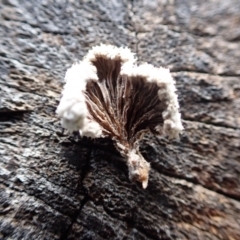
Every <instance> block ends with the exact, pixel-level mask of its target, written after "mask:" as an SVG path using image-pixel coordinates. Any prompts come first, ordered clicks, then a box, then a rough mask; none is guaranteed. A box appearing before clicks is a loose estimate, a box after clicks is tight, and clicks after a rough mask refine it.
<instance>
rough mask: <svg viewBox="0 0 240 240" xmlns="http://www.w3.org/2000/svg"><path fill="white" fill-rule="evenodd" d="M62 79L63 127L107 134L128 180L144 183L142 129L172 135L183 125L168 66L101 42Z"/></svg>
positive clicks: (146, 174) (147, 166)
mask: <svg viewBox="0 0 240 240" xmlns="http://www.w3.org/2000/svg"><path fill="white" fill-rule="evenodd" d="M65 81H66V84H65V86H64V89H63V92H62V98H61V101H60V104H59V106H58V108H57V110H56V113H57V114H58V116H59V117H60V118H61V123H62V126H63V127H64V128H66V129H68V130H70V131H80V133H81V135H82V136H87V137H91V138H99V137H110V138H112V139H113V140H114V142H115V145H116V148H117V149H118V150H119V152H120V153H121V155H122V156H123V157H124V158H125V159H126V161H127V165H128V169H129V178H130V180H132V181H139V182H141V183H142V187H143V188H146V187H147V185H148V177H149V170H150V164H149V163H148V162H147V161H146V160H145V159H144V158H143V156H142V155H141V153H140V151H139V144H140V141H141V140H142V138H143V136H144V134H146V133H149V132H150V133H152V134H154V135H167V136H168V137H169V138H177V137H178V135H179V133H181V131H182V130H183V126H182V123H181V115H180V113H179V111H178V109H179V104H178V99H177V95H176V93H175V92H176V88H175V85H174V80H173V78H172V76H171V74H170V72H169V70H168V69H165V68H162V67H160V68H156V67H154V66H152V65H151V64H147V63H145V64H142V65H140V66H138V65H137V64H136V59H135V57H134V54H133V53H132V52H131V51H130V50H129V49H128V48H122V47H121V48H117V47H115V46H111V45H103V44H102V45H100V46H96V47H93V48H92V49H91V50H90V51H89V52H88V54H87V55H86V56H85V57H84V58H83V60H82V61H81V62H78V63H75V64H73V66H72V67H71V68H69V69H68V70H67V72H66V76H65Z"/></svg>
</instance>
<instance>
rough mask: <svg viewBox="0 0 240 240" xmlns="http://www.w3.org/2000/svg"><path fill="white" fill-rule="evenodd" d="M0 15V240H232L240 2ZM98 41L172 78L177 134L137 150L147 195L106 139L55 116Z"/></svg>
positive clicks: (31, 4) (11, 3)
mask: <svg viewBox="0 0 240 240" xmlns="http://www.w3.org/2000/svg"><path fill="white" fill-rule="evenodd" d="M144 2H145V3H144ZM147 2H148V3H147ZM164 2H165V3H164ZM0 11H1V15H0V36H1V37H0V73H1V74H0V97H1V106H0V132H1V133H0V191H1V193H0V238H1V239H240V151H239V149H240V68H239V58H240V27H239V26H240V17H239V12H240V2H239V0H227V1H221V0H218V1H198V0H194V1H187V0H176V1H160V0H159V1H157V0H156V1H124V0H123V1H112V2H111V1H108V0H101V1H70V0H56V1H53V0H51V1H50V0H46V1H44V0H43V1H34V0H28V1H24V0H1V1H0ZM101 42H103V43H111V44H114V45H116V46H121V45H126V46H128V47H130V48H131V49H132V50H133V51H134V52H136V53H137V55H138V57H139V59H140V62H144V61H147V62H150V63H153V64H154V65H156V66H159V65H162V66H166V67H169V68H170V69H171V71H172V72H174V73H173V75H174V77H175V79H176V82H177V88H178V89H179V99H180V106H181V112H182V115H183V119H184V126H185V131H184V133H183V135H182V136H181V139H180V141H173V142H170V141H167V140H166V139H164V138H156V137H151V136H148V137H146V138H145V140H144V141H143V143H142V147H141V152H142V154H143V155H144V157H145V159H146V160H147V161H149V162H150V163H151V167H152V170H151V172H150V181H149V186H148V188H147V189H146V190H143V189H142V188H141V186H140V185H135V184H133V183H131V182H130V181H129V179H128V171H127V166H126V164H125V162H124V160H123V159H122V158H121V157H120V155H119V154H118V152H117V151H116V150H115V148H114V146H113V144H112V142H111V141H109V140H107V139H100V140H94V141H91V140H89V139H86V138H83V139H80V138H79V137H78V136H75V135H69V134H68V133H67V132H66V131H62V128H61V126H60V121H59V119H57V117H56V116H55V109H56V106H57V105H58V102H59V99H60V93H61V90H62V87H63V79H64V74H65V71H66V69H67V68H68V67H69V66H70V65H71V64H72V63H73V62H74V61H75V60H77V59H81V58H82V57H83V56H84V55H85V54H86V52H87V50H88V49H89V48H90V47H91V46H94V45H97V44H99V43H101Z"/></svg>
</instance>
